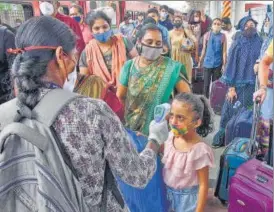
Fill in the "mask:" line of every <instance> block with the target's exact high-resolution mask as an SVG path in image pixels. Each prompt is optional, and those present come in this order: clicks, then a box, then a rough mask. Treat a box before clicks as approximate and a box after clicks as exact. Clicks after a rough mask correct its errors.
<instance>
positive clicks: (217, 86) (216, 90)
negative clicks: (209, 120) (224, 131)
mask: <svg viewBox="0 0 274 212" xmlns="http://www.w3.org/2000/svg"><path fill="white" fill-rule="evenodd" d="M227 89H228V87H227V86H226V85H225V84H224V83H222V82H221V81H220V80H216V81H214V82H213V83H212V87H211V92H210V97H209V99H210V106H211V107H212V109H213V111H214V113H215V114H217V115H221V112H222V108H223V105H224V102H225V98H226V93H227Z"/></svg>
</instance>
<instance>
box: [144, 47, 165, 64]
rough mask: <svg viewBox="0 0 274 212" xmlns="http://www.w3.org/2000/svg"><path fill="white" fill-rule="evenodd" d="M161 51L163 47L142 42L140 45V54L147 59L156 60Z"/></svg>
mask: <svg viewBox="0 0 274 212" xmlns="http://www.w3.org/2000/svg"><path fill="white" fill-rule="evenodd" d="M162 52H163V47H162V46H161V47H152V46H147V45H145V44H142V46H141V56H143V57H145V58H146V59H147V60H150V61H154V60H157V59H158V58H159V57H160V55H161V54H162Z"/></svg>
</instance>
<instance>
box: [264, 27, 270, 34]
mask: <svg viewBox="0 0 274 212" xmlns="http://www.w3.org/2000/svg"><path fill="white" fill-rule="evenodd" d="M264 33H267V34H268V33H269V26H264Z"/></svg>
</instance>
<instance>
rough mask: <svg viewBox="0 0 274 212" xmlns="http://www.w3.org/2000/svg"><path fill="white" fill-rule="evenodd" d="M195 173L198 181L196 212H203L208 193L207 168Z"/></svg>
mask: <svg viewBox="0 0 274 212" xmlns="http://www.w3.org/2000/svg"><path fill="white" fill-rule="evenodd" d="M197 172H198V180H199V193H198V204H197V208H196V212H204V209H205V205H206V201H207V193H208V178H209V168H208V166H206V167H204V168H202V169H199V170H197Z"/></svg>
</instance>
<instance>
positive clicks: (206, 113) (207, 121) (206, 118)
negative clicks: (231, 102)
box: [197, 95, 214, 137]
mask: <svg viewBox="0 0 274 212" xmlns="http://www.w3.org/2000/svg"><path fill="white" fill-rule="evenodd" d="M199 98H200V100H201V101H202V103H203V105H204V110H203V116H202V117H203V118H202V123H201V125H200V126H199V127H198V128H197V133H198V134H199V135H201V136H202V137H206V136H207V135H208V134H209V133H211V132H212V131H213V129H214V124H213V112H212V109H211V107H210V105H209V102H208V100H207V98H206V97H205V96H202V95H201V96H199Z"/></svg>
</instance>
